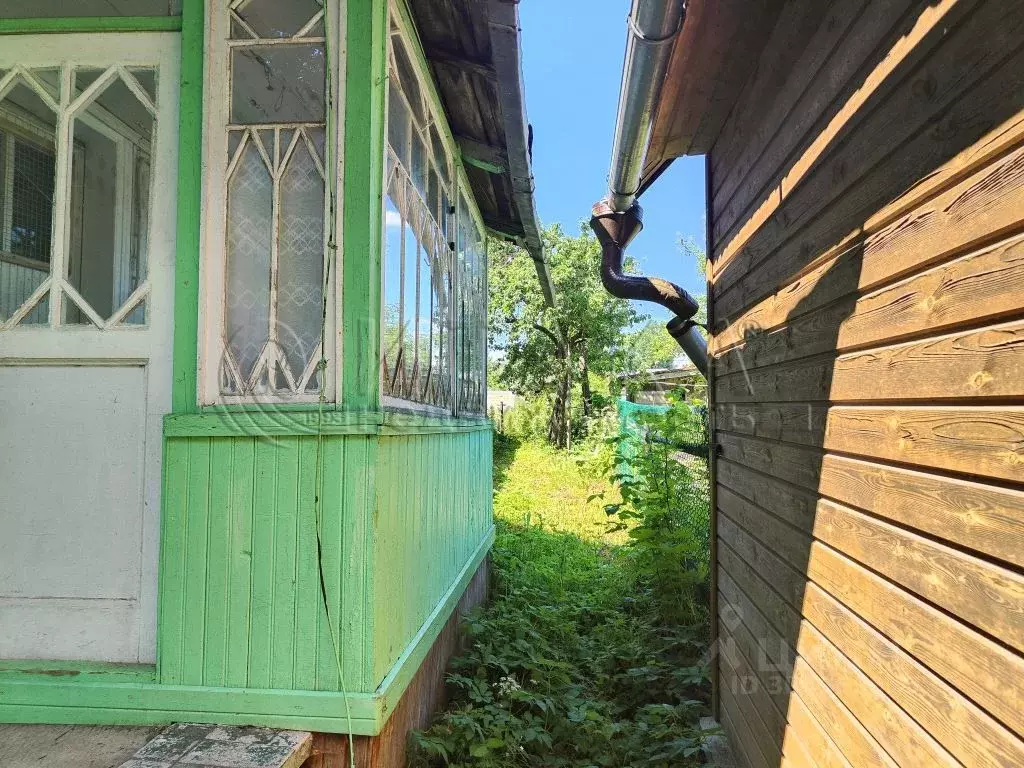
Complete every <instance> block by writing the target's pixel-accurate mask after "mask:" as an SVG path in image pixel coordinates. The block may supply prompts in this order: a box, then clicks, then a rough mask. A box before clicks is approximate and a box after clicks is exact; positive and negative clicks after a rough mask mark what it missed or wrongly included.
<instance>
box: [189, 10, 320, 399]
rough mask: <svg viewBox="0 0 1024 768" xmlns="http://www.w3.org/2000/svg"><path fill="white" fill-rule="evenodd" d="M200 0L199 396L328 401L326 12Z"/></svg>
mask: <svg viewBox="0 0 1024 768" xmlns="http://www.w3.org/2000/svg"><path fill="white" fill-rule="evenodd" d="M211 5H212V6H214V7H213V9H212V11H211V14H212V18H211V23H210V27H211V35H212V37H213V39H214V40H216V44H215V45H213V46H212V50H213V51H214V55H215V57H216V60H215V61H214V62H211V72H210V80H209V82H208V93H207V107H208V109H207V114H208V116H209V119H208V122H207V136H208V142H209V145H208V146H209V150H210V157H211V160H212V162H211V170H212V178H211V179H210V180H209V183H208V194H209V200H210V201H211V205H209V206H208V207H207V211H206V217H207V218H206V221H205V233H206V234H205V242H206V245H207V248H206V251H207V260H206V261H205V262H204V266H205V267H206V268H207V270H206V277H207V279H206V280H205V284H206V288H207V292H208V299H207V304H206V309H207V315H206V321H205V322H206V326H207V328H206V332H207V339H206V350H205V354H204V363H205V366H206V368H207V370H206V371H205V373H204V382H205V386H204V395H203V399H204V401H206V402H248V401H253V400H256V399H271V400H278V401H296V402H302V401H315V400H317V399H319V397H320V396H321V393H322V394H323V396H324V397H325V399H327V400H331V401H333V400H334V399H335V397H336V393H335V391H334V382H335V381H336V380H337V377H336V376H335V375H334V373H333V372H332V371H331V370H330V368H329V366H328V368H326V369H325V368H323V367H322V366H321V365H320V361H321V359H322V358H326V359H327V360H328V361H334V360H336V354H335V352H336V350H335V345H334V344H333V343H332V342H331V341H330V340H332V339H333V338H334V330H333V329H334V323H333V314H334V311H333V305H334V296H335V294H336V292H335V290H334V288H333V285H334V283H333V275H336V274H337V269H334V270H332V272H333V274H332V276H331V277H332V280H331V281H325V277H326V273H325V265H326V260H325V254H326V253H327V248H326V239H327V222H328V213H329V211H328V194H327V192H328V190H327V181H326V180H327V178H328V170H329V169H328V168H327V165H326V164H327V163H328V157H329V154H330V153H328V152H327V144H328V137H327V123H328V119H327V98H326V96H327V92H326V88H327V70H326V66H327V65H326V61H327V53H328V52H327V37H326V35H327V31H326V26H327V25H326V16H325V9H324V6H323V3H322V2H321V1H320V0H291V1H290V2H287V3H282V2H279V0H231V1H230V2H229V1H228V0H220V1H219V2H217V3H211ZM331 172H333V171H331ZM328 282H329V285H328V295H327V307H326V309H325V302H324V287H325V284H327V283H328ZM323 338H326V339H328V340H329V343H328V348H327V349H326V350H325V351H324V350H323V349H322V344H321V340H322V339H323Z"/></svg>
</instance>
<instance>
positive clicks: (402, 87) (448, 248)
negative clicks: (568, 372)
mask: <svg viewBox="0 0 1024 768" xmlns="http://www.w3.org/2000/svg"><path fill="white" fill-rule="evenodd" d="M389 64H390V66H389V81H388V86H389V87H388V148H387V158H386V162H385V189H386V191H387V194H386V198H385V213H384V225H385V226H384V245H385V247H384V275H383V340H382V360H381V363H382V364H381V379H382V381H381V388H382V390H383V394H384V398H385V403H387V404H390V405H395V406H408V405H413V406H420V407H423V406H425V407H427V408H428V409H433V410H437V411H439V412H444V413H448V414H450V413H453V412H463V413H482V412H483V409H484V399H485V394H486V387H485V384H484V379H485V373H484V371H485V368H484V366H485V359H484V358H485V351H484V350H485V349H486V328H487V322H486V311H487V310H486V307H487V304H486V296H487V292H486V276H485V271H484V270H485V260H486V258H485V254H484V238H483V235H482V231H481V229H480V228H479V226H478V224H477V223H476V221H475V219H474V218H473V212H472V209H471V208H470V202H469V198H468V197H467V196H466V195H465V194H461V193H460V192H459V191H458V190H459V182H458V167H457V165H456V164H455V163H454V162H453V155H452V153H451V152H450V151H449V148H448V145H447V144H446V142H445V140H444V138H442V137H443V135H444V134H445V132H446V131H445V129H444V127H443V126H444V123H443V122H442V121H443V120H444V116H443V114H442V113H439V112H438V111H436V110H435V108H434V104H433V103H432V100H431V99H430V98H429V97H428V89H429V88H430V87H431V86H430V84H429V83H428V82H426V81H425V79H423V78H421V76H420V74H419V71H418V70H417V69H416V67H414V65H413V60H412V58H411V54H410V48H409V44H408V43H407V42H406V41H405V38H404V37H403V32H402V30H401V29H400V28H399V26H398V25H397V24H394V23H393V24H392V27H391V47H390V61H389ZM456 200H458V201H459V203H458V205H456V203H455V201H456ZM481 341H482V344H483V346H482V347H481Z"/></svg>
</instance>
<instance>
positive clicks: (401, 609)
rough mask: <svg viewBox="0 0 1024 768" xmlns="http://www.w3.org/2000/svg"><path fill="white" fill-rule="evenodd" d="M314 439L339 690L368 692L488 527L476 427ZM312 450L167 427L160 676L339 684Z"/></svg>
mask: <svg viewBox="0 0 1024 768" xmlns="http://www.w3.org/2000/svg"><path fill="white" fill-rule="evenodd" d="M319 451H320V453H321V454H322V461H323V480H322V482H323V496H324V497H323V518H322V520H323V523H322V526H321V538H320V547H319V551H320V552H321V553H322V558H323V571H324V583H325V588H326V592H327V596H328V601H329V605H330V617H331V620H332V621H333V622H334V625H335V626H334V638H337V639H338V640H339V642H340V647H339V654H338V655H339V656H340V660H341V665H342V669H343V671H344V688H345V691H346V692H348V693H360V692H362V693H372V692H374V691H375V690H377V688H378V686H379V685H380V683H381V681H382V680H383V678H384V677H385V676H386V675H387V674H388V672H390V671H391V670H392V668H393V667H394V665H395V663H396V662H397V661H398V659H399V656H400V655H401V654H402V653H403V651H405V650H406V648H407V647H408V646H409V645H410V644H411V643H412V642H413V641H414V639H416V636H417V633H418V632H419V631H420V629H421V627H423V625H424V624H425V622H426V621H427V619H428V618H429V617H430V616H431V614H432V612H434V611H435V609H436V608H437V607H438V605H439V604H440V603H441V601H442V599H443V598H444V597H445V596H446V594H447V592H448V591H449V589H450V588H451V587H452V585H453V584H454V583H455V582H456V580H457V578H458V577H459V575H460V573H461V572H462V570H463V569H464V568H465V567H467V564H468V561H469V560H470V558H471V557H472V556H473V555H474V554H475V553H476V552H477V549H478V547H479V546H480V544H481V542H482V541H484V540H485V539H486V537H487V535H488V533H489V532H490V527H491V493H490V466H491V463H490V431H489V429H482V430H480V431H469V432H458V433H453V434H446V433H440V434H418V435H407V436H405V435H403V436H392V435H384V436H377V435H329V436H325V437H324V438H323V439H322V442H321V444H320V447H319ZM317 453H318V445H317V438H316V437H315V436H284V437H262V438H261V437H187V438H186V437H182V438H168V439H167V441H166V453H165V494H166V495H167V499H166V503H165V505H164V519H163V539H162V542H161V549H162V558H163V559H162V567H161V583H160V621H159V633H160V634H159V648H158V657H159V679H160V681H161V682H162V683H165V684H169V685H194V686H207V687H214V688H219V687H229V688H250V689H276V690H309V691H313V690H327V691H335V690H340V689H341V685H340V683H339V679H338V669H337V661H336V659H335V649H334V644H333V641H332V635H331V632H330V629H329V625H328V619H327V612H326V610H325V608H324V605H323V600H322V597H321V588H320V573H319V568H318V565H317V558H318V547H317V530H316V518H315V513H316V508H315V501H314V499H315V492H316V488H317V477H316V464H317ZM427 647H429V644H428V646H427ZM413 671H414V670H413ZM410 674H411V672H410Z"/></svg>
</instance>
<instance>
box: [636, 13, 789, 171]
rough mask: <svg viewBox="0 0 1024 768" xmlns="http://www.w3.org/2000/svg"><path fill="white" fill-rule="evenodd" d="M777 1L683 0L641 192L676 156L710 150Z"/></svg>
mask: <svg viewBox="0 0 1024 768" xmlns="http://www.w3.org/2000/svg"><path fill="white" fill-rule="evenodd" d="M783 4H784V3H783V2H782V0H715V1H714V2H711V1H710V0H689V1H688V2H687V4H686V19H685V21H684V23H683V27H682V29H681V30H680V32H679V35H678V37H677V39H676V43H675V46H674V48H673V51H672V57H671V59H670V60H669V65H668V72H667V74H666V76H665V83H664V85H663V86H662V91H661V98H660V100H659V103H658V111H657V114H656V117H655V120H654V128H653V129H652V131H651V140H650V143H649V145H648V149H647V155H646V158H645V160H644V171H643V177H642V179H641V190H644V189H646V188H648V187H649V186H650V185H651V184H652V183H654V181H655V180H656V179H657V177H658V176H659V175H660V174H661V173H662V172H663V171H664V170H665V168H666V167H667V166H668V165H669V164H670V163H671V162H672V160H674V159H675V158H677V157H682V156H683V155H702V154H706V153H708V152H710V151H711V148H712V147H713V146H714V143H715V140H716V139H717V138H718V134H719V132H720V131H721V129H722V125H723V124H724V123H725V120H726V118H727V117H728V115H729V113H730V112H731V111H732V107H733V104H734V103H735V102H736V99H737V97H738V96H739V94H740V92H741V91H742V89H743V86H744V84H745V83H746V80H747V78H748V77H749V76H750V73H751V71H752V69H753V67H754V66H755V65H756V63H757V61H758V58H759V57H760V54H761V50H762V48H763V47H764V43H765V41H766V40H767V38H768V34H769V32H770V31H771V29H772V27H773V26H774V24H775V21H776V20H777V19H778V16H779V13H780V11H781V9H782V7H783Z"/></svg>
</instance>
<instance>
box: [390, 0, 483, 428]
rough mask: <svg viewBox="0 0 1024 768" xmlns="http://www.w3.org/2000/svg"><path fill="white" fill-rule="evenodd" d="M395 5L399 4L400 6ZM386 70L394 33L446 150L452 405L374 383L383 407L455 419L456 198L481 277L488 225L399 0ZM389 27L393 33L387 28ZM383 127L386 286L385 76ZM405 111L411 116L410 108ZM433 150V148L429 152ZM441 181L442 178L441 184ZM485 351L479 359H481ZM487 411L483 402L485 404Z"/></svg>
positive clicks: (457, 406) (392, 16)
mask: <svg viewBox="0 0 1024 768" xmlns="http://www.w3.org/2000/svg"><path fill="white" fill-rule="evenodd" d="M399 4H403V5H402V6H401V7H400V6H399ZM388 16H389V24H388V50H387V59H388V72H389V73H390V69H391V65H390V61H391V37H392V35H397V36H398V37H399V38H400V39H401V41H402V42H403V44H404V46H405V50H406V52H407V53H408V55H409V60H410V63H411V64H412V68H413V76H414V77H415V78H416V83H417V85H418V87H419V89H420V91H421V93H422V94H423V95H424V96H425V99H424V100H425V102H426V108H427V110H428V112H429V114H428V121H427V124H426V125H425V126H424V127H423V129H424V130H427V129H429V128H430V127H431V126H434V127H435V128H436V129H437V132H438V134H439V136H440V139H441V143H442V144H443V145H444V149H445V151H446V160H447V162H448V166H449V168H450V186H451V188H450V189H448V190H446V192H447V194H448V198H449V201H450V205H451V207H452V208H454V209H455V210H456V213H455V214H454V215H452V216H451V217H450V219H451V220H450V222H449V228H448V231H449V238H450V240H453V241H454V242H455V243H456V246H455V250H454V251H453V253H452V254H451V255H452V269H451V296H450V302H451V311H450V312H449V316H448V317H449V326H448V350H449V351H448V365H449V371H448V374H449V380H450V381H449V386H450V388H451V393H452V396H451V403H450V406H449V407H448V408H441V407H439V406H435V405H430V404H427V403H420V402H417V401H414V400H407V399H405V398H398V397H392V396H389V395H385V394H384V386H383V380H382V378H383V377H382V376H379V377H378V386H379V387H380V395H381V403H382V404H383V405H384V407H385V408H389V409H396V410H406V411H415V412H418V413H424V414H428V415H437V416H445V417H454V416H457V415H460V413H461V410H460V407H461V406H460V403H459V380H460V375H459V370H460V368H459V366H460V363H459V360H458V359H457V350H458V344H457V336H456V332H457V327H456V322H455V321H456V312H455V310H456V308H457V306H458V297H459V295H460V293H459V292H460V285H459V269H458V260H457V249H458V237H459V235H458V232H459V217H460V216H461V215H462V214H463V211H462V203H461V201H463V200H464V201H467V203H468V205H467V207H468V209H469V210H468V211H467V212H468V213H469V215H470V217H471V218H472V219H473V225H474V227H476V228H477V230H478V231H479V232H481V233H483V236H484V274H485V275H486V269H487V266H486V262H487V257H486V239H487V228H486V227H485V226H484V222H483V216H482V215H481V213H480V209H479V207H478V206H477V203H476V196H475V195H474V194H473V189H472V187H471V186H470V183H469V177H468V176H467V174H466V169H465V166H464V165H463V162H462V152H461V150H460V149H459V146H458V143H457V142H456V141H455V137H454V135H453V134H452V130H451V126H450V125H449V124H448V117H447V115H446V114H445V112H444V110H443V109H442V107H441V97H440V94H438V92H437V88H436V86H435V84H434V78H433V76H432V75H431V73H430V71H429V69H428V65H427V64H426V62H425V60H424V56H423V48H422V45H421V43H420V39H419V33H418V32H417V31H416V28H415V26H414V25H413V24H412V22H411V16H410V15H409V14H408V9H407V8H406V7H405V6H404V0H389V2H388ZM392 25H393V26H394V27H395V28H396V29H397V31H393V30H392ZM385 86H386V92H385V99H384V104H385V127H384V128H385V130H384V163H383V172H384V174H385V176H384V184H383V187H382V189H383V193H382V195H381V231H380V238H381V239H380V242H381V249H380V252H381V259H380V262H381V263H380V269H381V272H380V281H381V282H380V285H381V286H383V285H384V284H385V282H384V281H385V276H386V271H387V252H386V248H385V244H386V242H387V226H386V212H387V195H388V189H387V182H388V179H387V168H388V154H389V153H390V152H391V148H390V143H389V141H388V135H389V132H388V121H389V120H390V114H389V108H388V105H389V104H390V96H391V94H390V90H391V80H390V77H387V78H385ZM410 114H412V112H411V110H410ZM431 151H433V150H431ZM401 167H402V168H403V170H404V171H405V172H406V173H409V172H410V170H411V169H405V168H404V166H401ZM440 183H442V185H443V181H442V182H440ZM384 330H385V315H384V301H383V296H382V300H381V313H380V338H381V339H384ZM383 352H384V350H383V348H382V350H381V357H380V359H379V360H378V365H379V366H380V368H381V370H382V371H383V366H384V361H383ZM486 356H487V355H486V350H485V353H484V358H485V360H486ZM484 375H485V379H484V380H485V381H486V369H485V374H484ZM485 409H486V405H485Z"/></svg>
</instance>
